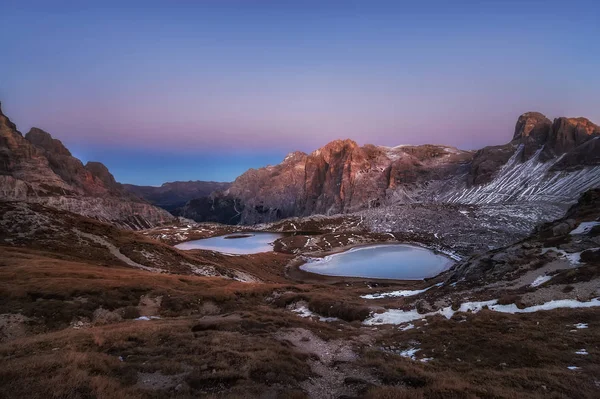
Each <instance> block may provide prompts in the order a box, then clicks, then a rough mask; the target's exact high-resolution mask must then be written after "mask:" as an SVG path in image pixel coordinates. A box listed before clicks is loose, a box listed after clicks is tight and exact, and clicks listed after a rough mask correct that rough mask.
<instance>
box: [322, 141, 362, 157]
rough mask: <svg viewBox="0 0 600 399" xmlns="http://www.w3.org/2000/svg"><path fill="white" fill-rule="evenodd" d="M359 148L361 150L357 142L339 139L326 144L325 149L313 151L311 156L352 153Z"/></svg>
mask: <svg viewBox="0 0 600 399" xmlns="http://www.w3.org/2000/svg"><path fill="white" fill-rule="evenodd" d="M357 148H360V147H359V146H358V144H356V141H354V140H351V139H344V140H342V139H337V140H333V141H330V142H329V143H327V144H325V145H324V146H323V147H321V148H319V149H318V150H316V151H313V152H312V153H311V155H320V154H334V153H339V152H342V151H352V150H355V149H357Z"/></svg>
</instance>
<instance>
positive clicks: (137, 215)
mask: <svg viewBox="0 0 600 399" xmlns="http://www.w3.org/2000/svg"><path fill="white" fill-rule="evenodd" d="M0 199H2V200H8V201H23V202H31V203H39V204H43V205H47V206H51V207H54V208H58V209H62V210H67V211H71V212H74V213H78V214H80V215H84V216H89V217H93V218H96V219H99V220H103V221H107V222H111V223H115V224H118V225H120V226H122V227H126V228H132V229H139V228H148V227H152V226H155V225H158V224H161V223H163V222H167V221H171V220H173V216H171V215H170V214H169V213H168V212H166V211H164V210H162V209H159V208H156V207H154V206H152V205H150V204H148V203H147V202H145V201H144V200H142V199H140V198H138V197H136V196H135V195H133V194H130V193H128V192H127V191H125V190H124V189H123V187H122V186H121V185H120V184H119V183H117V182H116V181H115V179H114V177H113V176H112V174H111V173H110V172H109V171H108V169H107V168H106V166H104V165H103V164H101V163H99V162H88V163H87V164H86V165H84V164H83V163H82V162H81V161H80V160H79V159H77V158H75V157H73V156H72V155H71V153H70V151H69V150H68V149H67V148H66V147H65V146H64V145H63V144H62V143H61V142H60V140H57V139H54V138H53V137H52V136H51V135H50V134H49V133H47V132H45V131H43V130H41V129H38V128H32V129H31V130H30V131H29V132H28V133H27V134H26V135H25V136H23V135H22V134H21V132H19V131H18V130H17V128H16V126H15V124H14V123H12V122H11V121H10V119H9V118H8V117H7V116H5V115H4V114H3V113H2V111H1V109H0Z"/></svg>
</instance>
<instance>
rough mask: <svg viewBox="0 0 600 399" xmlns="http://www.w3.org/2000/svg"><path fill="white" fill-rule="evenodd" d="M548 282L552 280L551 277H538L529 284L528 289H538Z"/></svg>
mask: <svg viewBox="0 0 600 399" xmlns="http://www.w3.org/2000/svg"><path fill="white" fill-rule="evenodd" d="M550 280H552V276H539V277H537V278H536V279H535V280H533V283H531V284H530V287H538V286H540V285H542V284H544V283H545V282H546V281H550Z"/></svg>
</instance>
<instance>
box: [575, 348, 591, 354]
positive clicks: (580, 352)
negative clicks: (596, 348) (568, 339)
mask: <svg viewBox="0 0 600 399" xmlns="http://www.w3.org/2000/svg"><path fill="white" fill-rule="evenodd" d="M575 354H576V355H589V353H588V351H587V350H585V349H579V350H578V351H577V352H575Z"/></svg>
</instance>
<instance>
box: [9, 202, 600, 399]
mask: <svg viewBox="0 0 600 399" xmlns="http://www.w3.org/2000/svg"><path fill="white" fill-rule="evenodd" d="M2 209H5V210H6V209H9V210H10V209H12V208H2ZM47 212H48V210H47V209H42V210H40V211H39V213H38V214H42V215H47ZM51 215H52V218H55V219H56V220H53V221H52V223H50V224H44V223H42V224H41V227H39V226H38V227H37V228H36V230H35V231H33V232H32V230H31V228H30V227H31V223H30V224H29V225H28V224H27V223H24V225H22V226H16V229H17V230H19V231H20V232H21V233H15V231H14V230H15V227H14V226H13V227H12V230H11V231H10V232H7V231H6V229H5V230H4V231H2V230H0V240H4V244H1V245H0V298H1V301H0V358H1V362H0V398H48V397H51V398H69V399H70V398H73V399H75V398H123V397H128V398H129V397H131V398H159V397H176V398H192V397H208V398H247V397H263V398H306V397H312V398H341V397H346V398H348V397H355V398H359V397H362V398H390V399H392V398H393V399H395V398H597V397H598V396H599V395H600V378H599V377H598V376H599V375H600V362H599V360H598V359H599V358H600V312H599V311H598V308H590V309H559V310H553V311H548V312H536V313H531V314H522V315H512V314H500V313H495V312H492V311H489V310H483V311H481V312H479V313H477V314H465V313H457V314H455V315H454V316H453V317H452V318H451V319H449V320H448V319H446V318H444V317H442V316H439V315H438V316H434V317H428V318H427V319H423V320H418V321H414V322H413V323H412V324H413V327H412V328H409V329H407V328H404V327H405V326H403V328H399V327H398V326H377V327H374V326H367V325H364V324H363V323H362V321H363V320H365V319H366V318H367V317H369V315H370V314H372V312H379V311H383V310H384V309H385V308H403V309H414V308H415V307H416V308H417V309H419V306H420V304H422V303H424V304H425V305H427V306H433V307H434V308H435V307H436V303H437V302H436V301H438V300H441V299H442V298H443V299H445V300H446V305H447V304H453V305H458V304H459V303H461V302H464V301H465V300H467V299H468V300H479V299H489V297H490V295H493V296H495V297H496V298H498V299H499V303H502V304H512V303H515V304H517V305H519V306H520V307H523V306H526V305H528V304H525V303H524V302H526V300H525V299H526V298H527V296H528V295H533V294H535V293H536V290H535V289H532V288H531V287H529V286H526V285H519V286H515V287H513V288H511V289H507V288H498V287H496V288H489V289H486V290H480V289H478V287H479V286H478V285H477V284H478V282H477V281H474V282H469V283H468V284H467V283H464V285H465V287H467V288H468V289H469V290H470V291H468V290H466V288H461V289H458V288H455V287H453V286H451V285H449V284H446V285H444V286H443V287H440V288H436V289H431V290H429V291H427V292H426V293H424V294H422V295H420V296H418V297H407V298H384V299H378V300H367V299H362V298H361V297H360V295H363V294H366V293H374V292H385V291H393V290H399V289H408V290H416V289H423V288H426V287H429V286H431V285H432V284H435V283H437V282H441V281H444V280H445V279H446V278H447V276H440V277H437V278H435V279H432V280H430V281H421V282H401V281H383V280H368V279H351V278H336V277H323V278H319V277H315V276H312V277H310V278H308V277H307V276H306V274H303V273H302V272H300V271H298V270H297V268H296V267H294V266H295V263H294V260H295V256H294V255H293V254H289V253H288V254H286V253H275V252H274V253H263V254H256V255H247V256H226V255H223V254H219V253H216V252H210V251H199V250H196V251H188V252H185V253H183V252H180V251H178V250H176V249H174V248H172V247H170V246H168V245H166V244H164V243H160V242H157V241H155V240H154V239H152V238H150V237H148V236H143V235H141V234H139V233H134V232H124V231H121V230H118V229H115V228H114V227H111V226H108V225H105V224H103V223H100V222H96V221H92V220H89V219H85V218H80V217H74V216H72V215H70V214H66V213H60V212H59V213H56V214H55V213H52V212H51ZM594 215H595V214H594ZM69 218H72V219H69ZM0 219H1V218H0ZM352 221H353V223H355V224H356V223H358V222H359V221H360V220H352ZM30 222H31V220H30ZM71 223H72V225H70V224H71ZM286 223H288V224H289V223H290V222H286ZM44 226H51V227H53V228H55V229H56V230H54V231H52V230H49V229H48V227H44ZM73 226H76V227H77V229H78V230H80V231H84V232H86V233H88V234H94V235H97V236H99V237H104V238H106V239H107V240H110V242H111V243H112V244H113V245H115V246H118V248H119V249H120V250H121V253H123V254H125V255H126V256H127V257H128V258H129V259H132V260H134V261H136V262H143V261H145V260H148V259H147V257H144V256H143V255H142V253H143V251H147V252H152V253H154V254H157V255H156V260H155V263H153V265H154V266H157V265H158V262H166V263H173V264H182V262H189V263H194V264H197V265H198V264H200V265H210V266H212V267H215V268H216V269H217V270H218V272H219V274H220V276H221V277H206V276H198V275H193V274H192V273H190V272H189V269H184V268H182V269H167V268H166V266H165V269H163V270H169V271H171V272H178V273H181V274H170V273H165V272H160V273H159V272H148V271H145V270H139V269H136V268H133V267H128V266H127V265H126V264H124V263H123V262H121V261H119V259H117V258H115V257H114V256H113V255H111V253H110V252H109V251H108V250H107V248H106V247H105V246H103V245H95V244H94V243H93V242H90V241H86V240H77V239H76V237H74V236H71V235H70V234H71V232H72V227H73ZM283 227H285V228H288V227H290V226H287V225H285V224H284V225H282V228H283ZM297 227H299V226H297ZM349 234H353V233H349ZM349 234H347V235H339V234H334V233H329V234H326V235H322V236H321V238H322V239H324V240H325V241H327V240H329V241H331V240H333V239H334V238H335V239H336V240H338V239H340V238H341V237H346V238H347V237H350V235H349ZM336 235H339V237H336ZM306 237H307V236H304V238H302V239H306ZM593 237H595V236H593ZM6 238H8V239H9V241H6ZM70 239H71V241H68V240H70ZM344 239H345V238H344ZM344 239H341V240H338V241H339V242H342V244H344V245H345V244H348V243H347V242H346V241H344ZM552 239H553V238H552ZM294 240H295V241H298V242H299V240H300V238H298V236H296V237H291V238H290V241H289V242H293V241H294ZM563 241H565V244H563V245H573V243H571V242H570V241H569V240H564V239H563ZM323 242H324V241H323ZM519 245H520V246H522V245H523V243H520V244H519ZM543 245H548V244H547V242H546V241H544V243H543ZM519 248H521V247H519ZM519 250H521V249H519ZM493 255H494V254H492V255H491V256H493ZM589 256H593V254H592V255H589ZM540 259H542V261H538V263H536V261H535V259H529V260H528V262H527V263H524V266H523V267H524V268H525V269H524V270H520V269H515V271H514V273H513V274H514V275H515V276H516V278H521V277H522V275H523V274H526V272H527V271H528V270H533V271H535V270H536V268H537V267H541V266H542V265H543V264H545V263H546V262H547V261H550V260H552V257H551V256H548V257H543V258H540ZM505 265H506V262H505V263H497V264H493V266H494V267H495V268H496V269H498V268H502V267H505ZM599 267H600V266H599V264H598V262H597V261H596V260H594V258H593V257H592V258H591V261H590V262H589V263H586V264H584V265H581V266H580V267H577V268H572V269H564V270H563V269H558V270H555V271H553V272H552V273H553V274H552V278H551V279H550V280H549V281H547V282H546V283H544V284H543V285H542V286H541V287H540V289H542V290H552V289H556V290H558V292H560V293H563V294H564V295H575V294H573V293H576V292H577V290H578V289H579V288H578V287H580V286H581V284H587V285H590V284H591V285H593V284H594V282H595V281H598V275H599V274H598V270H600V269H599ZM530 268H531V269H530ZM498 270H500V269H498ZM240 273H244V274H245V275H249V276H252V277H254V278H256V279H257V280H259V282H240V281H236V280H235V277H236V276H239V275H240ZM448 281H449V280H448ZM511 284H512V283H511ZM459 286H460V285H459ZM473 287H475V289H473ZM597 288H600V287H597ZM467 294H468V295H467ZM438 305H439V304H438ZM446 305H444V306H446ZM303 306H305V307H306V309H303V308H302V307H303ZM439 306H442V305H439ZM454 307H455V308H456V306H454ZM294 310H296V311H299V312H300V311H301V313H302V312H307V311H311V312H313V313H314V314H315V315H316V317H313V318H311V317H300V315H299V314H298V313H295V312H294ZM140 317H142V318H143V319H142V320H140V319H139V318H140ZM319 317H328V318H336V319H337V320H336V321H329V322H325V321H319ZM144 319H147V320H144ZM578 323H585V325H586V327H587V328H581V329H579V328H576V327H575V325H576V324H578ZM411 349H413V350H415V349H418V351H416V352H406V351H407V350H411ZM582 349H584V350H585V353H587V354H585V355H584V354H577V353H576V352H581V350H582ZM407 353H409V354H412V355H413V357H414V358H413V359H411V358H407V357H406V355H407ZM424 359H425V360H427V361H423V360H424ZM569 366H574V367H578V368H577V369H574V370H570V369H568V367H569Z"/></svg>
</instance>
